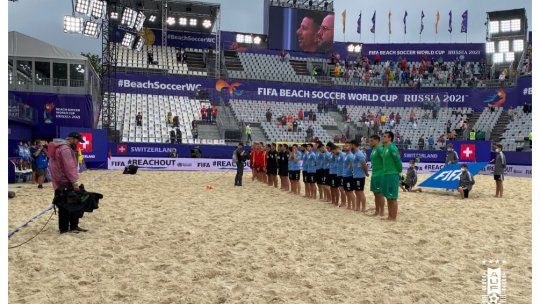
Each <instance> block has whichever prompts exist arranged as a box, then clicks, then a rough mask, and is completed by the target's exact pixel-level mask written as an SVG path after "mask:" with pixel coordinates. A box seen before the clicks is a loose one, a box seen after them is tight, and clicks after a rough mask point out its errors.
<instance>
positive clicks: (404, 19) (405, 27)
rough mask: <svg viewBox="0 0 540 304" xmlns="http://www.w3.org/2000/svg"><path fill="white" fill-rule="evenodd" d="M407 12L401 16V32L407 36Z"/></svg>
mask: <svg viewBox="0 0 540 304" xmlns="http://www.w3.org/2000/svg"><path fill="white" fill-rule="evenodd" d="M408 15H409V14H407V11H405V15H403V32H404V33H405V34H407V16H408Z"/></svg>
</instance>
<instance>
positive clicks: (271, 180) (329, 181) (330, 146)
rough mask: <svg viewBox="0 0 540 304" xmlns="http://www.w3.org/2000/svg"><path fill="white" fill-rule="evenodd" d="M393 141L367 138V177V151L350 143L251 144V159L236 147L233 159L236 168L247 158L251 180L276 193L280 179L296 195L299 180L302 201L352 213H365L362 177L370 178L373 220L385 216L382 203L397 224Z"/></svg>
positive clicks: (396, 154)
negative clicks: (368, 155)
mask: <svg viewBox="0 0 540 304" xmlns="http://www.w3.org/2000/svg"><path fill="white" fill-rule="evenodd" d="M393 141H394V134H393V133H392V132H386V133H384V134H383V136H382V138H381V137H379V136H378V135H373V136H371V137H370V145H371V148H372V150H371V155H370V159H371V173H370V172H369V169H368V165H367V160H366V158H367V156H366V153H365V151H362V149H361V148H360V145H359V143H358V142H357V141H354V140H353V141H349V142H347V143H345V145H344V146H343V147H340V146H338V145H335V144H334V143H332V142H328V143H326V144H323V143H322V142H320V141H319V142H315V143H308V144H302V145H297V144H294V145H292V146H289V145H287V144H280V145H276V144H268V145H266V146H264V145H263V144H262V143H254V144H253V145H252V148H251V152H250V153H249V156H248V155H246V154H245V152H243V149H242V148H243V146H242V145H241V144H240V145H239V147H238V149H237V150H236V152H235V153H236V154H235V156H234V157H235V158H236V161H237V162H238V163H240V162H242V163H244V162H245V161H246V160H247V159H248V157H249V160H250V167H251V170H252V173H253V176H252V180H258V181H260V182H263V183H266V184H267V185H268V186H273V187H276V188H277V187H278V186H279V185H278V176H279V180H280V184H281V190H283V191H288V192H291V193H293V194H295V195H300V188H301V187H300V177H302V181H303V183H304V189H305V194H304V197H306V198H309V199H317V197H318V198H319V199H320V200H322V201H326V202H328V203H331V204H333V205H335V206H337V207H346V208H347V209H349V210H353V211H361V212H365V211H366V196H365V193H364V186H365V182H366V178H368V177H371V180H370V185H371V187H370V190H371V192H373V194H374V196H375V213H374V214H373V215H374V216H384V213H385V211H384V210H385V201H386V202H387V205H388V219H389V220H396V218H397V212H398V204H397V199H398V192H399V189H400V175H401V172H402V163H401V158H400V155H399V151H398V149H397V147H396V146H395V145H394V144H393ZM238 167H240V166H238ZM240 171H241V170H240V169H239V172H237V177H236V180H235V185H236V186H242V176H241V174H242V172H240Z"/></svg>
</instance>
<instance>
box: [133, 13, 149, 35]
mask: <svg viewBox="0 0 540 304" xmlns="http://www.w3.org/2000/svg"><path fill="white" fill-rule="evenodd" d="M144 20H146V16H145V15H144V14H143V12H139V13H138V14H137V17H136V18H135V30H136V31H140V30H141V29H142V27H143V24H144Z"/></svg>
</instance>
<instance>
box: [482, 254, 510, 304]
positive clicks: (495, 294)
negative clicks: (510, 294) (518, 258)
mask: <svg viewBox="0 0 540 304" xmlns="http://www.w3.org/2000/svg"><path fill="white" fill-rule="evenodd" d="M505 263H506V262H505V261H504V260H484V261H482V264H483V265H486V270H485V272H484V274H483V275H482V304H504V303H506V274H505V273H504V271H503V270H502V268H501V267H502V265H503V264H505Z"/></svg>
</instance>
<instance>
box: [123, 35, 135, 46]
mask: <svg viewBox="0 0 540 304" xmlns="http://www.w3.org/2000/svg"><path fill="white" fill-rule="evenodd" d="M134 41H135V35H133V34H131V33H126V34H124V38H122V46H125V47H127V48H132V47H133V42H134Z"/></svg>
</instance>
